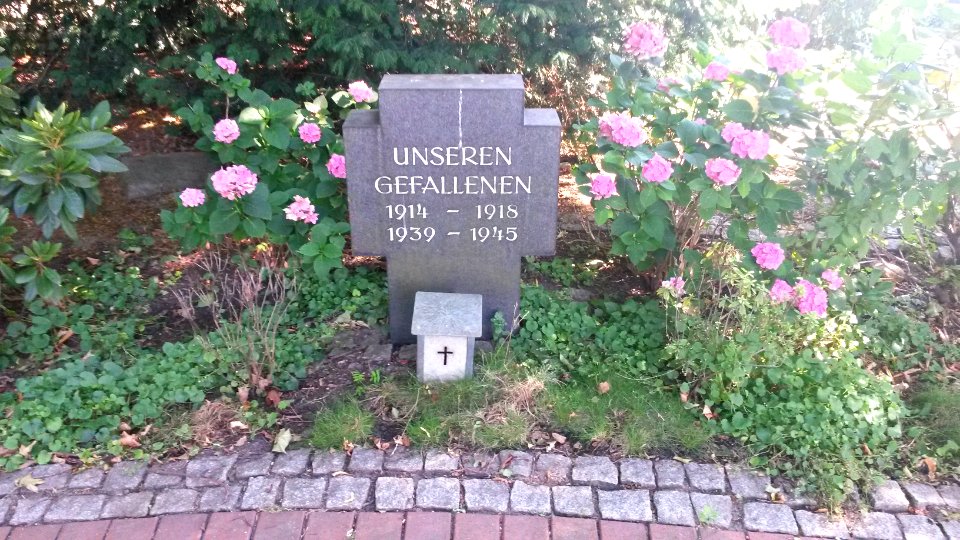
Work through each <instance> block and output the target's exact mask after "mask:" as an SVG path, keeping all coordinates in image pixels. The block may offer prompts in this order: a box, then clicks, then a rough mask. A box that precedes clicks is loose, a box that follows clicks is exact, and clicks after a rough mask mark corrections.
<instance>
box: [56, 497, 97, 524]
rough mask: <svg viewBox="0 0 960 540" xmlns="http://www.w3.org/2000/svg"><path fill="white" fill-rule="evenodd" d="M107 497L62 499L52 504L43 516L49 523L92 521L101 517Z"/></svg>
mask: <svg viewBox="0 0 960 540" xmlns="http://www.w3.org/2000/svg"><path fill="white" fill-rule="evenodd" d="M106 498H107V497H106V496H105V495H70V496H66V497H60V498H59V499H57V500H55V501H53V503H51V504H50V508H49V509H48V510H47V512H46V513H45V514H44V515H43V520H44V521H46V522H48V523H56V522H62V521H90V520H92V519H97V518H99V517H100V510H101V509H102V508H103V501H104V500H105V499H106Z"/></svg>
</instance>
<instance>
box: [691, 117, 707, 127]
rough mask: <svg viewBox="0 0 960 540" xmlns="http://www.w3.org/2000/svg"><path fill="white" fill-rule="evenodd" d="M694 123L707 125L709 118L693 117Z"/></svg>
mask: <svg viewBox="0 0 960 540" xmlns="http://www.w3.org/2000/svg"><path fill="white" fill-rule="evenodd" d="M693 123H694V124H696V125H698V126H705V125H707V119H706V118H694V119H693Z"/></svg>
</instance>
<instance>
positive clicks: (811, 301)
mask: <svg viewBox="0 0 960 540" xmlns="http://www.w3.org/2000/svg"><path fill="white" fill-rule="evenodd" d="M794 294H795V297H794V305H796V306H797V311H799V312H800V313H803V314H807V313H812V314H814V315H816V316H817V317H826V316H827V291H825V290H823V289H822V288H821V287H818V286H816V285H814V284H813V283H810V282H809V281H807V280H805V279H798V280H797V285H796V287H794Z"/></svg>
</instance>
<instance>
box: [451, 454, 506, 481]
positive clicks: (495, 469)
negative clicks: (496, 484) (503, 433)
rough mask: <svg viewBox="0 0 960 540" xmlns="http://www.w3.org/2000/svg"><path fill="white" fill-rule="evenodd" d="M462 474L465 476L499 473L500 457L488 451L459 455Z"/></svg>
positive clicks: (483, 475)
mask: <svg viewBox="0 0 960 540" xmlns="http://www.w3.org/2000/svg"><path fill="white" fill-rule="evenodd" d="M460 464H461V465H462V466H463V474H465V475H467V476H478V477H485V476H494V475H497V474H499V473H500V458H499V457H497V455H496V454H492V453H490V452H473V453H470V454H466V455H464V456H461V458H460Z"/></svg>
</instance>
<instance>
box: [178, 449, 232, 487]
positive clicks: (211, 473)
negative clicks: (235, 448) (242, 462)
mask: <svg viewBox="0 0 960 540" xmlns="http://www.w3.org/2000/svg"><path fill="white" fill-rule="evenodd" d="M236 461H237V455H236V454H227V455H223V456H221V455H216V454H211V455H207V456H201V457H198V458H194V459H191V460H190V461H189V462H188V463H187V487H189V488H197V487H212V486H222V485H224V484H226V483H227V475H228V474H229V473H230V468H231V467H233V464H234V463H236Z"/></svg>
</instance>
